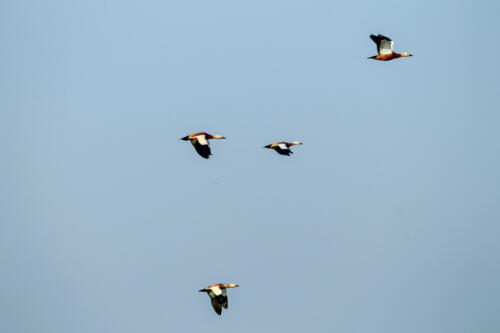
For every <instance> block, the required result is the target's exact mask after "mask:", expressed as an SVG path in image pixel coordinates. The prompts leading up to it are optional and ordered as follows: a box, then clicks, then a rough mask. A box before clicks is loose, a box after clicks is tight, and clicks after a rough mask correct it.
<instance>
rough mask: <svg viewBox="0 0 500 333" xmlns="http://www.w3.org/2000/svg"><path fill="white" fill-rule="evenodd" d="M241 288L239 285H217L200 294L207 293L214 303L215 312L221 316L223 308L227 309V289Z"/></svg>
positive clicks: (203, 290) (202, 290)
mask: <svg viewBox="0 0 500 333" xmlns="http://www.w3.org/2000/svg"><path fill="white" fill-rule="evenodd" d="M236 287H239V286H238V285H237V284H225V283H216V284H213V285H211V286H210V287H206V288H205V289H201V290H199V292H206V293H207V294H208V296H209V297H210V300H211V301H212V307H213V308H214V310H215V312H216V313H217V314H218V315H219V316H220V315H221V313H222V308H224V309H227V293H226V288H236Z"/></svg>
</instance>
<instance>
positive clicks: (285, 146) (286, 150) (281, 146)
mask: <svg viewBox="0 0 500 333" xmlns="http://www.w3.org/2000/svg"><path fill="white" fill-rule="evenodd" d="M301 144H302V143H300V142H298V141H294V142H284V141H281V142H275V143H272V144H270V145H267V146H264V148H269V149H274V150H275V151H276V152H277V153H278V154H281V155H287V156H290V154H293V151H291V150H290V147H291V146H295V145H301Z"/></svg>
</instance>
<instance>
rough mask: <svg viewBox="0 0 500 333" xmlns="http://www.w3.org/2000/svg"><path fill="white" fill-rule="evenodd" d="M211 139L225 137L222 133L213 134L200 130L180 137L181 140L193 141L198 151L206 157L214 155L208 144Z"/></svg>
mask: <svg viewBox="0 0 500 333" xmlns="http://www.w3.org/2000/svg"><path fill="white" fill-rule="evenodd" d="M209 139H225V137H223V136H222V135H211V134H208V133H206V132H199V133H194V134H191V135H187V136H185V137H183V138H180V140H184V141H191V143H192V144H193V146H194V149H196V152H197V153H198V154H199V155H200V156H201V157H204V158H209V157H210V155H212V152H211V151H210V146H209V144H208V140H209Z"/></svg>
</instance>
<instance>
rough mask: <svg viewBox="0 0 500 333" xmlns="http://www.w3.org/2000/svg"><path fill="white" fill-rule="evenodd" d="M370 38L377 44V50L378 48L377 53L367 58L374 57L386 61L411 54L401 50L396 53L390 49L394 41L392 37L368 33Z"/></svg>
mask: <svg viewBox="0 0 500 333" xmlns="http://www.w3.org/2000/svg"><path fill="white" fill-rule="evenodd" d="M370 38H371V39H372V40H373V41H374V42H375V44H377V50H378V55H376V56H373V57H369V58H368V59H375V60H382V61H388V60H392V59H396V58H401V57H411V56H413V55H412V54H409V53H406V52H403V53H396V52H394V51H393V50H392V48H393V46H394V42H393V41H392V39H390V38H388V37H385V36H382V35H378V36H375V35H370Z"/></svg>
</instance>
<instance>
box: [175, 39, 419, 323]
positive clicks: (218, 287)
mask: <svg viewBox="0 0 500 333" xmlns="http://www.w3.org/2000/svg"><path fill="white" fill-rule="evenodd" d="M370 38H371V39H372V40H373V41H374V42H375V44H377V51H378V54H377V55H375V56H373V57H369V58H368V59H374V60H381V61H389V60H392V59H396V58H401V57H411V56H412V55H411V54H409V53H406V52H403V53H396V52H394V51H393V46H394V41H392V40H391V39H390V38H388V37H385V36H383V35H380V34H379V35H378V36H375V35H370ZM210 139H219V140H220V139H225V137H223V136H222V135H211V134H208V133H206V132H198V133H194V134H190V135H187V136H185V137H183V138H181V140H184V141H191V143H192V145H193V147H194V149H195V150H196V152H197V153H198V154H199V155H200V156H202V157H204V158H209V157H210V155H212V153H211V151H210V146H209V142H208V140H210ZM301 144H302V143H300V142H298V141H294V142H285V141H280V142H275V143H272V144H269V145H267V146H264V147H263V148H269V149H274V150H275V151H276V152H277V153H278V154H280V155H287V156H290V154H293V152H292V151H291V150H290V147H292V146H295V145H301ZM236 287H238V285H237V284H225V283H216V284H213V285H211V286H208V287H206V288H204V289H201V290H200V292H206V293H207V294H208V296H209V297H210V300H211V302H212V307H213V308H214V310H215V312H216V313H217V314H218V315H221V314H222V308H224V309H227V305H228V302H227V291H226V289H227V288H236Z"/></svg>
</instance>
